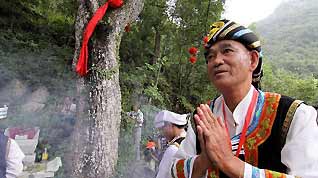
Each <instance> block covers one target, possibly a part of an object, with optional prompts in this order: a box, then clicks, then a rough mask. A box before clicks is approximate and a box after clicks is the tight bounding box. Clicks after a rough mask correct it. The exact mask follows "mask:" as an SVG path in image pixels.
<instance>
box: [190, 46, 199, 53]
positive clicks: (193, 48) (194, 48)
mask: <svg viewBox="0 0 318 178" xmlns="http://www.w3.org/2000/svg"><path fill="white" fill-rule="evenodd" d="M188 51H189V53H190V54H192V55H196V54H197V53H198V49H197V48H196V47H193V46H192V47H191V48H189V50H188Z"/></svg>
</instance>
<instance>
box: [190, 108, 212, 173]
mask: <svg viewBox="0 0 318 178" xmlns="http://www.w3.org/2000/svg"><path fill="white" fill-rule="evenodd" d="M194 119H195V121H196V122H198V121H197V120H198V119H200V118H199V116H198V115H197V114H195V115H194ZM197 134H198V139H199V142H200V147H201V153H200V155H198V156H197V157H196V159H195V160H194V164H193V171H192V178H200V177H202V176H204V175H205V174H206V171H207V169H208V168H209V167H210V166H211V165H212V163H211V161H210V160H209V158H208V155H207V152H206V145H205V140H204V135H203V130H202V128H201V127H200V126H199V125H197Z"/></svg>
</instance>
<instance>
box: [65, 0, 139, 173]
mask: <svg viewBox="0 0 318 178" xmlns="http://www.w3.org/2000/svg"><path fill="white" fill-rule="evenodd" d="M105 2H106V1H105V0H78V5H79V6H78V12H77V18H76V22H75V38H76V43H75V54H74V59H73V66H75V64H76V62H77V58H78V55H79V51H80V47H81V40H82V34H83V31H84V28H85V26H86V24H87V23H88V21H89V20H90V18H91V17H92V15H93V14H94V12H95V11H96V10H97V9H98V8H99V7H100V6H101V5H102V4H103V3H105ZM109 8H110V7H109ZM142 8H143V0H125V1H124V5H123V6H122V7H121V8H119V9H115V10H113V9H111V8H110V9H108V10H107V13H106V17H104V20H103V21H102V22H101V23H99V24H98V26H97V27H96V29H95V32H94V35H93V37H92V39H91V40H90V42H89V45H90V46H89V60H90V61H91V67H90V72H89V74H88V75H87V77H85V78H78V81H77V94H78V96H77V97H78V107H77V118H78V120H77V123H76V125H75V130H74V132H73V136H72V143H71V146H72V154H73V155H72V158H73V159H72V170H71V172H72V173H71V174H72V175H71V177H76V178H106V177H112V175H113V174H114V172H115V166H116V164H117V158H118V136H119V128H120V119H121V115H120V113H121V93H120V86H119V75H118V73H119V61H118V59H119V56H118V55H119V45H120V41H121V36H122V31H123V29H124V27H125V25H126V24H127V23H129V22H132V21H134V20H135V19H136V18H137V16H138V15H139V13H140V12H141V10H142Z"/></svg>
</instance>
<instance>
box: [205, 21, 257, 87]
mask: <svg viewBox="0 0 318 178" xmlns="http://www.w3.org/2000/svg"><path fill="white" fill-rule="evenodd" d="M221 40H235V41H237V42H240V43H242V44H243V45H244V46H245V47H246V48H247V49H249V50H256V51H257V52H258V53H259V62H258V66H257V68H256V69H255V70H254V71H253V81H252V84H253V85H254V86H255V87H256V88H259V83H260V80H261V77H262V76H263V70H262V50H261V43H260V40H259V39H258V37H257V36H256V35H255V33H254V32H253V31H251V30H250V29H248V28H246V27H244V26H242V25H239V24H237V23H235V22H233V21H230V20H220V21H217V22H215V23H213V24H212V25H211V28H210V31H209V33H208V35H207V40H206V41H207V43H206V45H205V48H206V49H209V48H210V47H211V46H212V45H213V44H215V43H216V42H218V41H221Z"/></svg>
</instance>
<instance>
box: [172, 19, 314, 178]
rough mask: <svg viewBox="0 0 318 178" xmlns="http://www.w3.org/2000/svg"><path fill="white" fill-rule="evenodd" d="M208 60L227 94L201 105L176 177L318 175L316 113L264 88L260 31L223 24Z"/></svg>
mask: <svg viewBox="0 0 318 178" xmlns="http://www.w3.org/2000/svg"><path fill="white" fill-rule="evenodd" d="M205 57H206V61H207V70H208V75H209V79H210V81H211V82H212V84H213V85H214V86H215V87H216V88H217V90H218V91H219V92H220V93H221V94H222V95H221V96H220V97H218V98H216V99H215V100H213V101H212V102H211V103H210V105H206V104H201V105H200V106H199V107H197V109H196V113H195V114H194V123H193V125H194V128H193V129H192V128H189V130H188V134H187V137H186V139H185V140H184V142H183V143H182V145H181V147H180V149H179V151H178V152H177V153H176V155H175V158H176V160H175V161H174V163H173V165H172V166H171V175H172V177H192V178H198V177H213V178H217V177H231V178H243V177H244V178H260V177H266V178H270V177H273V178H274V177H282V178H292V177H296V176H300V177H302V178H309V177H311V178H313V177H318V156H317V155H318V154H317V153H316V152H317V151H316V150H318V142H317V137H318V126H317V123H316V118H317V112H316V110H315V109H314V108H313V107H311V106H308V105H306V104H304V103H303V102H301V101H299V100H294V99H291V98H289V97H286V96H282V95H280V94H276V93H269V92H262V91H261V90H259V89H258V87H259V82H260V79H261V77H262V58H261V46H260V41H259V40H258V38H257V37H256V35H255V34H254V33H253V32H252V31H251V30H249V29H247V28H245V27H243V26H241V25H238V24H237V23H235V22H232V21H229V20H221V21H218V22H216V23H214V24H213V25H212V26H211V31H210V32H209V35H208V42H207V44H206V53H205Z"/></svg>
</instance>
